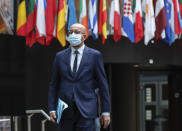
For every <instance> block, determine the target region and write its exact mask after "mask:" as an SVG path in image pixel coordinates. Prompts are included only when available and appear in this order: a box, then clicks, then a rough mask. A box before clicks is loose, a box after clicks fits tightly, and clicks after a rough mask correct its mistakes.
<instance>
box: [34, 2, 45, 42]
mask: <svg viewBox="0 0 182 131" xmlns="http://www.w3.org/2000/svg"><path fill="white" fill-rule="evenodd" d="M46 7H47V1H46V0H37V17H36V41H37V42H39V43H40V44H42V45H44V44H45V43H46V41H45V37H46V23H45V11H46Z"/></svg>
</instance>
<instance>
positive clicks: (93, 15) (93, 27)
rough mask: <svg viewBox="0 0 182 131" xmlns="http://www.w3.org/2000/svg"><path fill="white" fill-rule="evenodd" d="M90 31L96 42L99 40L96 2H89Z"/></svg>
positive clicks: (91, 0)
mask: <svg viewBox="0 0 182 131" xmlns="http://www.w3.org/2000/svg"><path fill="white" fill-rule="evenodd" d="M89 30H90V31H91V34H92V37H93V39H94V40H96V39H97V38H98V22H97V5H96V0H90V1H89Z"/></svg>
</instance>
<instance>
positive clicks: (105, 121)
mask: <svg viewBox="0 0 182 131" xmlns="http://www.w3.org/2000/svg"><path fill="white" fill-rule="evenodd" d="M110 122H111V118H110V115H108V116H104V115H102V116H101V124H102V125H103V127H104V129H105V128H107V127H108V126H109V124H110Z"/></svg>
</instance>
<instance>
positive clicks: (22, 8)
mask: <svg viewBox="0 0 182 131" xmlns="http://www.w3.org/2000/svg"><path fill="white" fill-rule="evenodd" d="M26 21H27V16H26V3H25V0H20V1H19V4H18V14H17V29H16V33H17V35H21V36H26Z"/></svg>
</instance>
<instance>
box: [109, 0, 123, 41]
mask: <svg viewBox="0 0 182 131" xmlns="http://www.w3.org/2000/svg"><path fill="white" fill-rule="evenodd" d="M109 23H110V25H111V27H112V28H113V29H114V34H113V37H114V41H115V42H117V41H118V40H120V39H121V21H120V9H119V0H112V1H111V11H110V20H109Z"/></svg>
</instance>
